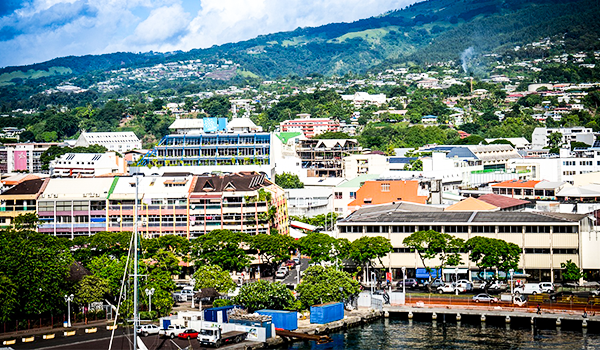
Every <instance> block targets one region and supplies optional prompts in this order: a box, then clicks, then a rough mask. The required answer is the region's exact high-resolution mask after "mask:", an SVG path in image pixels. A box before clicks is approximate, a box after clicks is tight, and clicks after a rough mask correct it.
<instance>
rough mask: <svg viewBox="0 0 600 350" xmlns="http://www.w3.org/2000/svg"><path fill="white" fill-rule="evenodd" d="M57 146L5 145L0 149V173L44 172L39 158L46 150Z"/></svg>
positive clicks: (38, 144)
mask: <svg viewBox="0 0 600 350" xmlns="http://www.w3.org/2000/svg"><path fill="white" fill-rule="evenodd" d="M57 145H58V143H55V142H31V143H29V142H28V143H7V144H5V145H4V147H2V148H0V172H1V173H12V172H15V171H23V172H30V173H41V172H44V171H43V170H42V162H41V161H40V157H41V155H42V153H44V152H45V151H47V150H48V148H50V147H51V146H57Z"/></svg>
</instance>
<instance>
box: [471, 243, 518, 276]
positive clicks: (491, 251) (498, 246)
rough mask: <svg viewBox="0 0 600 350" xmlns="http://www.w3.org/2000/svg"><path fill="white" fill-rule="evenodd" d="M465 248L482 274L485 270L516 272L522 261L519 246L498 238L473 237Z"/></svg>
mask: <svg viewBox="0 0 600 350" xmlns="http://www.w3.org/2000/svg"><path fill="white" fill-rule="evenodd" d="M465 248H466V249H467V250H469V252H470V253H469V259H470V260H471V261H473V262H475V264H476V265H477V267H479V270H480V274H483V270H484V269H494V270H498V271H504V272H507V271H509V270H510V269H514V270H516V269H517V267H518V265H519V260H520V259H521V248H519V246H518V245H516V244H514V243H509V242H506V241H504V240H501V239H496V238H488V237H482V236H476V237H472V238H470V239H469V240H467V241H466V242H465ZM482 277H483V276H482Z"/></svg>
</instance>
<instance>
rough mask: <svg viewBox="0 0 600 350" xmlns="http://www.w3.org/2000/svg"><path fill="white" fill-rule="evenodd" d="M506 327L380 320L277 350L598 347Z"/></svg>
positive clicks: (576, 335)
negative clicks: (325, 339) (324, 340)
mask: <svg viewBox="0 0 600 350" xmlns="http://www.w3.org/2000/svg"><path fill="white" fill-rule="evenodd" d="M591 331H592V330H590V331H589V332H586V333H582V332H581V331H560V330H559V331H556V330H541V331H540V332H539V333H538V334H537V335H535V336H534V334H533V332H532V331H531V329H527V328H523V329H510V328H506V327H505V326H489V325H487V326H483V327H482V326H481V325H475V324H472V325H469V324H462V325H460V326H458V325H457V324H455V323H454V324H453V323H450V324H447V325H446V327H443V325H442V324H441V323H440V322H437V324H435V325H434V324H432V323H431V322H416V321H410V322H409V321H406V320H394V319H390V320H380V321H377V322H375V323H371V324H368V325H364V326H362V327H357V328H352V329H348V330H347V331H346V332H343V333H334V334H331V335H330V336H331V338H332V339H333V342H332V343H328V344H320V345H319V344H316V343H314V342H309V341H306V342H297V343H293V344H291V345H289V346H288V347H282V348H280V349H298V350H300V349H302V350H304V349H314V350H329V349H352V350H355V349H356V350H358V349H367V350H373V349H493V350H500V349H600V334H598V333H592V332H591Z"/></svg>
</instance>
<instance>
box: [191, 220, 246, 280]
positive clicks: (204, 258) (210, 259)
mask: <svg viewBox="0 0 600 350" xmlns="http://www.w3.org/2000/svg"><path fill="white" fill-rule="evenodd" d="M246 241H247V237H246V235H245V234H243V233H241V232H232V231H229V230H213V231H211V232H209V233H207V234H205V235H202V236H200V237H198V238H196V239H195V240H194V242H193V243H192V246H191V259H192V260H193V261H194V263H195V264H197V265H218V266H221V267H222V268H223V269H224V270H227V271H242V270H243V269H244V268H245V267H247V266H248V265H249V264H250V258H249V257H248V255H246V252H245V251H244V249H243V248H242V242H246Z"/></svg>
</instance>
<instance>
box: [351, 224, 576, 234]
mask: <svg viewBox="0 0 600 350" xmlns="http://www.w3.org/2000/svg"><path fill="white" fill-rule="evenodd" d="M363 227H364V229H365V232H366V233H388V232H389V230H390V228H391V232H392V233H413V232H417V231H427V230H434V231H437V232H445V233H468V232H469V227H470V228H471V233H496V228H497V229H498V233H523V228H525V233H550V232H551V230H552V232H554V233H577V232H579V228H578V226H505V225H501V226H489V225H488V226H475V225H473V226H469V225H456V226H443V227H442V226H437V225H431V226H429V225H427V226H423V225H417V226H414V225H408V226H391V227H390V226H373V225H368V226H339V229H340V232H341V233H362V232H363ZM442 229H443V231H442Z"/></svg>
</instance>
